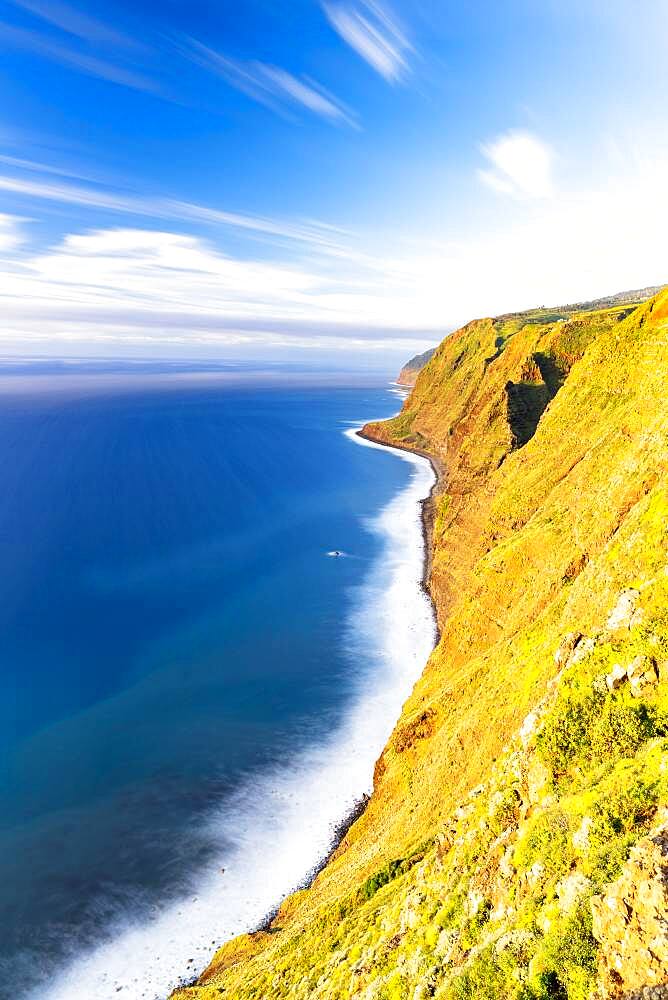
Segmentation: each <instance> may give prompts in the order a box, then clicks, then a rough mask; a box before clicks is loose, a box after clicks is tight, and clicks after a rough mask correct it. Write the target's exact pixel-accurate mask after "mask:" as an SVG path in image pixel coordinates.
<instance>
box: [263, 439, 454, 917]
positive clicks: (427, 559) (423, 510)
mask: <svg viewBox="0 0 668 1000" xmlns="http://www.w3.org/2000/svg"><path fill="white" fill-rule="evenodd" d="M365 426H366V425H365ZM354 433H355V435H356V437H360V438H362V439H363V440H365V441H369V442H370V443H371V444H375V445H380V446H381V447H383V448H387V449H388V451H392V450H395V451H405V452H407V453H408V454H410V455H418V456H419V457H420V458H424V459H425V460H426V461H427V462H429V465H430V466H431V469H432V472H433V473H434V482H433V484H432V486H431V489H430V490H429V493H428V495H427V496H426V497H424V498H423V499H422V500H420V501H419V505H420V526H421V531H422V542H423V558H422V576H421V578H420V582H419V586H420V589H421V590H422V592H423V593H424V594H426V596H427V597H428V598H429V602H430V604H431V608H432V614H433V618H434V626H435V636H434V645H433V647H432V651H433V649H435V648H436V646H437V645H438V643H439V642H440V639H441V632H440V628H439V625H438V615H437V612H436V602H435V601H434V598H433V596H432V593H431V589H430V586H429V581H430V577H431V565H432V559H433V550H434V542H433V526H434V500H435V498H436V497H437V496H438V495H439V493H440V492H441V490H442V489H443V486H444V481H445V466H444V465H443V463H442V462H441V461H440V459H438V458H437V457H436V456H435V455H431V454H429V452H426V451H423V450H421V449H418V448H409V447H407V446H405V445H397V444H388V443H387V442H386V441H381V440H380V439H378V438H375V437H373V435H371V434H369V433H367V432H365V430H364V427H360V428H359V430H356V431H355V432H354ZM425 666H426V664H425ZM396 722H397V720H396V719H395V722H394V724H396ZM388 738H389V737H388ZM373 792H374V789H373V788H372V789H371V794H370V795H369V794H367V793H366V792H365V793H364V794H363V795H362V796H361V797H360V798H359V799H358V800H357V801H356V802H355V803H354V804H353V806H352V808H351V809H350V810H349V811H348V812H347V813H346V814H345V815H344V816H342V817H341V820H340V822H339V823H338V824H337V826H336V829H335V830H334V834H333V836H332V840H331V844H330V847H329V849H328V851H327V854H326V855H325V856H324V857H323V859H322V861H321V862H320V863H319V864H317V865H316V866H315V867H314V868H313V869H312V870H311V872H309V873H308V874H307V875H306V876H305V877H304V881H303V882H302V883H301V884H300V885H298V886H297V890H296V891H301V890H303V889H310V888H311V886H312V885H313V883H314V881H315V879H316V878H317V877H318V875H320V873H321V872H322V871H324V869H325V868H326V867H327V865H328V864H329V862H330V861H331V860H332V858H333V857H334V856H335V854H336V852H337V851H338V849H339V847H340V846H341V844H342V843H343V841H344V839H345V837H346V834H347V833H348V831H349V830H350V828H351V827H352V825H353V824H354V823H356V822H357V820H358V819H360V817H361V816H363V815H364V813H365V812H366V809H367V807H368V806H369V804H370V802H371V799H372V797H373ZM281 902H282V901H281ZM281 902H279V903H278V904H277V905H276V906H275V907H274V908H273V909H272V910H270V911H269V913H268V914H267V915H266V917H264V918H263V920H262V921H260V923H259V924H258V925H257V926H256V927H255V928H254V929H253V930H252V931H250V932H249V933H251V934H255V933H258V932H262V931H264V932H265V933H267V932H270V931H271V927H272V924H273V923H274V921H275V919H276V917H277V916H278V913H279V910H280V906H281Z"/></svg>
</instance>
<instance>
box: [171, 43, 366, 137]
mask: <svg viewBox="0 0 668 1000" xmlns="http://www.w3.org/2000/svg"><path fill="white" fill-rule="evenodd" d="M181 51H182V53H183V54H184V55H186V56H187V57H188V58H189V59H191V60H192V61H193V62H196V63H197V64H198V65H200V66H202V67H203V68H204V69H208V70H209V71H211V72H213V73H216V74H217V75H218V76H220V77H222V79H224V80H225V81H226V82H227V83H229V84H230V86H232V87H235V88H236V89H237V90H240V91H241V92H242V93H244V94H246V96H247V97H250V98H251V99H252V100H254V101H257V102H258V103H260V104H264V105H265V106H266V107H269V108H271V109H272V110H273V111H277V112H279V113H284V112H285V110H286V108H294V107H295V106H297V107H298V108H306V110H308V111H311V112H313V114H316V115H319V116H320V117H321V118H325V119H327V120H328V121H330V122H333V123H339V124H341V123H345V124H347V125H351V126H352V127H353V128H358V127H359V125H358V123H357V120H356V118H355V115H354V113H353V112H352V111H351V110H350V109H349V108H347V107H346V106H345V105H344V104H343V102H341V101H339V100H338V99H337V98H336V97H334V96H333V95H332V94H330V93H329V92H328V91H326V90H325V88H324V87H322V86H321V85H320V84H319V83H317V82H316V81H315V80H312V79H310V78H309V77H302V78H301V79H300V78H299V77H296V76H293V74H292V73H288V72H287V70H285V69H281V68H280V67H278V66H271V65H268V64H267V63H262V62H258V61H257V60H252V61H250V62H241V61H240V60H237V59H230V58H228V57H227V56H224V55H222V53H220V52H216V51H215V50H214V49H211V48H209V47H208V46H206V45H202V43H201V42H198V41H197V40H195V39H187V45H185V46H183V47H182V48H181Z"/></svg>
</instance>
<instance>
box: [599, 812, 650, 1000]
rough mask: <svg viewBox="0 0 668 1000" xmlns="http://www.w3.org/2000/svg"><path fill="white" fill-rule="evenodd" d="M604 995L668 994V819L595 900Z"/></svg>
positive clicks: (642, 998)
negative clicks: (618, 876) (614, 880)
mask: <svg viewBox="0 0 668 1000" xmlns="http://www.w3.org/2000/svg"><path fill="white" fill-rule="evenodd" d="M591 907H592V915H593V932H594V937H595V938H596V940H597V941H599V942H600V945H601V959H600V979H601V992H602V995H603V996H604V997H622V996H623V997H624V998H625V1000H650V998H654V997H664V996H666V997H668V823H665V824H664V825H663V826H662V827H661V828H660V829H659V830H658V831H657V832H656V833H654V834H653V835H652V836H650V837H646V838H644V839H643V840H641V841H640V842H639V843H638V844H637V845H636V846H635V847H634V848H633V849H632V850H631V853H630V855H629V860H628V861H627V863H626V864H625V866H624V870H623V872H622V875H621V876H620V878H619V879H618V880H617V881H616V882H613V883H612V884H611V885H609V886H608V887H607V890H606V892H604V893H603V894H602V895H600V896H594V897H593V898H592V901H591Z"/></svg>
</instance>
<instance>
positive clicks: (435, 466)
mask: <svg viewBox="0 0 668 1000" xmlns="http://www.w3.org/2000/svg"><path fill="white" fill-rule="evenodd" d="M365 426H366V425H365ZM355 433H356V434H357V436H358V437H361V438H363V439H364V440H365V441H370V442H371V443H372V444H377V445H381V447H383V448H388V449H389V450H392V449H395V450H396V451H405V452H408V454H409V455H419V456H420V458H424V459H426V460H427V461H428V462H429V464H430V466H431V468H432V472H433V473H434V477H435V478H434V484H433V486H432V488H431V490H430V491H429V496H426V497H425V498H424V500H421V501H420V520H421V523H422V539H423V543H424V559H423V568H422V581H421V585H422V589H423V590H424V592H425V593H426V594H427V596H428V597H429V600H430V601H431V604H432V607H433V610H434V618H435V620H436V645H438V641H439V639H440V630H439V628H438V616H437V613H436V603H435V601H434V598H433V597H432V593H431V590H430V586H429V581H430V578H431V567H432V562H433V557H434V538H433V528H434V501H435V499H436V497H437V496H438V495H439V494H440V493H441V492H442V491H443V488H444V486H445V466H444V465H443V463H442V462H441V460H440V459H439V458H437V457H436V455H432V454H430V453H429V452H428V451H424V450H423V449H421V448H409V447H408V445H402V444H390V443H389V442H387V441H383V440H381V439H380V438H378V437H374V435H373V434H370V433H369V432H368V431H366V430H365V428H364V427H362V428H360V430H358V431H356V432H355Z"/></svg>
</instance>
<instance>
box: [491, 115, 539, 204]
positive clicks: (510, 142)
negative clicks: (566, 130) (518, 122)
mask: <svg viewBox="0 0 668 1000" xmlns="http://www.w3.org/2000/svg"><path fill="white" fill-rule="evenodd" d="M482 152H483V154H484V156H485V157H486V158H487V159H488V160H489V162H490V163H491V165H492V169H491V170H489V169H488V170H479V171H478V176H479V177H480V179H481V180H482V181H483V182H484V183H485V184H487V185H488V186H489V187H492V188H494V189H495V190H496V191H500V192H501V193H503V194H510V195H513V196H514V197H519V198H548V197H550V195H552V194H553V192H554V182H553V179H552V160H553V155H552V150H551V149H550V147H549V146H548V145H547V144H546V143H545V142H543V141H542V140H541V139H539V138H538V137H537V136H535V135H532V134H531V133H530V132H524V131H512V132H506V133H505V134H504V135H501V136H498V138H496V139H494V140H493V141H492V142H490V143H487V144H486V145H484V146H483V147H482Z"/></svg>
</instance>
